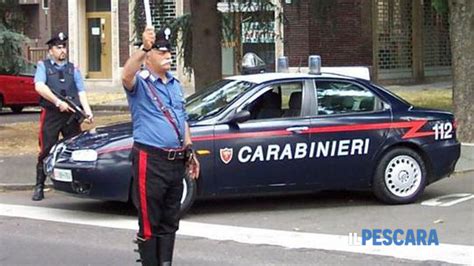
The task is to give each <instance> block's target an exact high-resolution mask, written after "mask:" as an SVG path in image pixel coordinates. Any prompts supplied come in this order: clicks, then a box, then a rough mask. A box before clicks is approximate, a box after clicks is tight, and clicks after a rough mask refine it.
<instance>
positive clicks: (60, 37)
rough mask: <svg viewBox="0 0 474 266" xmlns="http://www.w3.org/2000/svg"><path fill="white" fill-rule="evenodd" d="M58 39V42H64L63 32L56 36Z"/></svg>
mask: <svg viewBox="0 0 474 266" xmlns="http://www.w3.org/2000/svg"><path fill="white" fill-rule="evenodd" d="M58 38H59V40H61V41H64V39H66V35H65V34H64V33H63V32H60V33H59V34H58Z"/></svg>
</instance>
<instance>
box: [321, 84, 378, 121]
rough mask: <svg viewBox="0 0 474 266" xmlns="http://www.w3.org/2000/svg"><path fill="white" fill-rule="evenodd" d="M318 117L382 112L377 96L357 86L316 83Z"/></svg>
mask: <svg viewBox="0 0 474 266" xmlns="http://www.w3.org/2000/svg"><path fill="white" fill-rule="evenodd" d="M316 93H317V97H318V115H331V114H342V113H357V112H370V111H375V110H380V108H381V104H380V101H378V100H377V97H375V95H374V94H373V93H372V92H371V91H369V90H367V89H365V88H363V87H360V86H357V85H356V84H353V83H350V82H341V81H316Z"/></svg>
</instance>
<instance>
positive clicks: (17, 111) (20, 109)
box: [10, 106, 23, 114]
mask: <svg viewBox="0 0 474 266" xmlns="http://www.w3.org/2000/svg"><path fill="white" fill-rule="evenodd" d="M10 109H12V111H13V112H14V113H15V114H18V113H21V111H23V106H12V107H10Z"/></svg>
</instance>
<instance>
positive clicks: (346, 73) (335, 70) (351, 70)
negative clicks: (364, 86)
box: [225, 67, 370, 84]
mask: <svg viewBox="0 0 474 266" xmlns="http://www.w3.org/2000/svg"><path fill="white" fill-rule="evenodd" d="M321 71H322V73H321V74H309V73H280V72H278V73H275V72H271V73H261V74H251V75H238V76H230V77H227V78H225V79H232V80H241V81H247V82H251V83H255V84H262V83H266V82H269V81H275V80H284V79H295V78H315V77H316V78H344V79H352V80H356V79H364V80H370V73H369V69H368V68H366V67H323V68H322V69H321Z"/></svg>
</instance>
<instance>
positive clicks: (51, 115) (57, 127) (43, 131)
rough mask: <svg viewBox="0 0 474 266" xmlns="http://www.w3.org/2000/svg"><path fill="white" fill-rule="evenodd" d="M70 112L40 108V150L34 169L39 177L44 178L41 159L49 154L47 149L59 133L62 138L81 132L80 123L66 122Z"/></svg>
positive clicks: (55, 140)
mask: <svg viewBox="0 0 474 266" xmlns="http://www.w3.org/2000/svg"><path fill="white" fill-rule="evenodd" d="M70 117H71V113H67V112H63V113H62V112H59V109H48V108H41V115H40V122H39V137H38V140H39V146H40V152H39V154H38V162H37V164H36V170H37V173H38V175H41V174H42V175H43V176H40V177H37V178H39V179H43V182H44V179H45V176H44V172H43V159H44V158H46V156H47V155H48V154H49V151H50V150H51V148H52V147H53V145H54V144H56V142H57V141H58V138H59V134H60V133H61V135H62V136H63V137H64V138H68V137H72V136H74V135H77V134H79V133H80V132H81V125H80V124H79V123H78V122H77V121H76V120H72V121H71V122H70V123H69V124H67V122H68V120H69V118H70Z"/></svg>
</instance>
